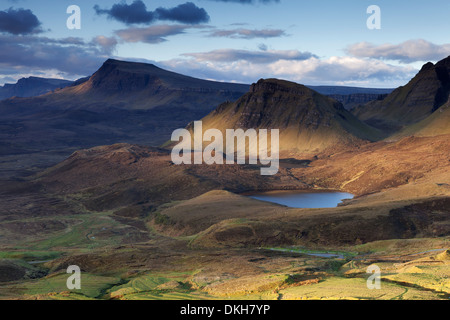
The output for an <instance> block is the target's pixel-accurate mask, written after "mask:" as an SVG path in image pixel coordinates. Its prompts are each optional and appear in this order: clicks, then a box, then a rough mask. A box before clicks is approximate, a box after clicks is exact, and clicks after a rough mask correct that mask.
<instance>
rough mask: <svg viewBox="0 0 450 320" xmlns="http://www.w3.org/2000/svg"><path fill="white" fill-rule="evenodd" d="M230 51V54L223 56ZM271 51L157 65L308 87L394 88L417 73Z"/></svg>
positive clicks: (218, 76) (346, 58)
mask: <svg viewBox="0 0 450 320" xmlns="http://www.w3.org/2000/svg"><path fill="white" fill-rule="evenodd" d="M230 52H231V53H232V54H230V55H228V54H226V53H230ZM271 52H272V55H271V56H270V57H271V58H270V59H269V58H265V59H260V60H258V59H254V58H253V57H252V56H250V55H249V56H247V55H246V54H237V53H239V51H233V50H228V49H224V50H216V51H212V52H206V53H203V54H201V53H196V54H185V56H187V57H189V59H174V60H170V61H164V62H159V64H160V65H161V66H163V67H166V68H170V69H172V70H174V71H177V72H182V73H186V74H189V75H193V76H196V77H203V78H207V79H212V80H219V81H231V82H243V83H252V82H255V81H257V80H258V79H260V78H272V77H275V78H281V79H285V80H290V81H295V82H299V83H303V84H309V85H314V84H334V85H355V86H373V87H375V86H378V87H395V86H398V85H403V84H405V83H406V82H408V81H409V80H410V79H411V78H412V77H413V76H414V75H415V73H416V72H417V70H416V69H414V68H412V67H409V66H394V65H391V64H387V63H385V62H383V61H380V60H376V59H366V58H357V57H349V56H343V57H330V58H327V59H321V58H318V57H316V56H314V55H311V56H310V57H307V58H304V59H294V58H292V59H290V58H284V57H283V55H280V54H279V53H280V51H278V52H277V53H278V55H277V54H274V51H271ZM261 53H264V52H261ZM236 54H237V55H236ZM233 55H236V57H239V59H235V60H234V61H232V60H231V59H230V57H232V56H233ZM294 56H295V55H294ZM288 57H289V55H288Z"/></svg>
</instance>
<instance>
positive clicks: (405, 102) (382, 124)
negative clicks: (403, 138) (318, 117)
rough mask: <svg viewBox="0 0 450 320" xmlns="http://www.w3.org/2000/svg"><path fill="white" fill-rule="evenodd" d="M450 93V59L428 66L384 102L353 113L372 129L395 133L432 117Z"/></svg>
mask: <svg viewBox="0 0 450 320" xmlns="http://www.w3.org/2000/svg"><path fill="white" fill-rule="evenodd" d="M449 93H450V57H448V58H446V59H444V60H441V61H439V62H438V63H437V64H435V65H434V64H433V63H431V62H429V63H427V64H425V65H424V66H423V67H422V69H421V70H420V72H419V73H418V74H417V75H416V76H415V77H414V78H413V79H412V80H411V81H410V82H409V83H408V84H407V85H406V86H402V87H400V88H398V89H396V90H394V92H392V93H391V94H390V95H389V96H387V97H386V98H385V99H383V100H380V101H372V102H369V103H368V104H367V105H365V106H361V107H358V108H356V109H354V110H353V113H354V114H355V115H356V116H357V117H358V118H359V119H360V120H363V121H364V122H366V123H368V124H370V125H372V126H375V127H377V128H380V129H383V130H385V131H386V132H389V133H395V132H396V131H399V130H401V129H403V128H404V127H405V126H409V125H412V124H414V123H417V122H420V121H422V120H424V119H425V118H427V117H428V116H430V115H431V114H432V113H433V112H435V111H436V110H438V109H439V108H440V107H441V106H442V105H444V104H445V103H446V102H447V101H448V99H449Z"/></svg>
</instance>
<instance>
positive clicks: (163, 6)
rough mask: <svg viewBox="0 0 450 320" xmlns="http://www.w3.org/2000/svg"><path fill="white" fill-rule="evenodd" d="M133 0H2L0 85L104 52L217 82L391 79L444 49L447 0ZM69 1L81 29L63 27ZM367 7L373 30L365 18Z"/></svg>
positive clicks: (84, 67) (93, 65)
mask: <svg viewBox="0 0 450 320" xmlns="http://www.w3.org/2000/svg"><path fill="white" fill-rule="evenodd" d="M134 1H135V0H128V1H118V0H117V1H105V0H98V1H92V0H70V1H65V0H64V1H61V0H59V1H56V0H40V1H35V0H3V1H2V2H1V3H0V84H3V83H5V82H14V81H15V80H17V79H18V78H20V77H23V76H30V75H36V76H49V77H60V78H69V79H75V78H78V77H81V76H86V75H90V74H92V73H93V72H95V71H96V70H97V69H98V67H100V66H101V64H102V62H103V61H104V60H105V59H107V58H108V57H113V58H117V59H124V60H130V61H144V62H151V63H155V64H156V65H158V66H160V67H163V68H166V69H170V70H173V71H177V72H180V73H184V74H188V75H191V76H196V77H200V78H207V79H213V80H218V81H233V82H245V83H252V82H255V81H257V80H258V79H259V78H269V77H277V78H283V79H287V80H292V81H296V82H299V83H304V84H311V85H320V84H323V85H353V86H367V87H396V86H399V85H403V84H405V83H406V82H407V81H408V80H409V79H410V78H411V77H412V76H414V74H415V73H417V71H418V69H420V67H421V66H422V65H423V64H424V63H425V62H427V61H432V62H436V61H438V60H440V59H442V58H445V57H447V56H448V55H450V41H449V39H448V34H449V31H450V19H448V13H449V12H450V2H448V1H437V0H431V1H428V2H424V1H406V0H400V1H392V0H390V1H384V0H373V1H372V0H371V1H365V0H340V1H336V0H318V1H298V0H279V1H276V0H272V1H271V0H265V1H264V0H263V1H261V0H253V1H252V0H247V1H248V2H249V3H241V2H246V1H240V0H228V1H224V0H198V1H195V0H192V1H178V0H166V1H153V0H152V1H149V0H138V3H134ZM73 4H75V5H78V6H79V7H80V8H81V30H69V29H68V28H67V27H66V20H67V18H68V17H69V15H68V14H67V13H66V9H67V7H68V6H69V5H73ZM370 5H378V6H379V7H380V8H381V30H369V29H368V28H367V26H366V20H367V19H368V18H369V16H370V15H369V14H367V12H366V10H367V7H369V6H370ZM94 6H96V9H94ZM10 8H12V9H10ZM137 8H141V9H143V10H137ZM18 16H21V17H25V18H24V19H22V20H20V21H21V23H23V24H24V25H23V28H17V22H16V20H14V18H16V17H18ZM2 19H3V22H2ZM36 19H37V21H38V23H36ZM13 24H14V25H13Z"/></svg>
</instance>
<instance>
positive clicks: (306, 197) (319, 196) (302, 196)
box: [247, 190, 354, 209]
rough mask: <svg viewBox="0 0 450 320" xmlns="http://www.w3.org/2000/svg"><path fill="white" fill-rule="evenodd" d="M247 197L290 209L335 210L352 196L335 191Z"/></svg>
mask: <svg viewBox="0 0 450 320" xmlns="http://www.w3.org/2000/svg"><path fill="white" fill-rule="evenodd" d="M247 196H248V197H250V198H253V199H256V200H261V201H266V202H272V203H277V204H281V205H284V206H287V207H290V208H303V209H313V208H335V207H337V206H338V205H339V204H340V203H342V200H344V199H353V197H354V195H352V194H350V193H346V192H336V191H298V190H296V191H292V190H290V191H268V192H258V193H256V192H255V193H251V194H247Z"/></svg>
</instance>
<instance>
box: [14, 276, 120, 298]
mask: <svg viewBox="0 0 450 320" xmlns="http://www.w3.org/2000/svg"><path fill="white" fill-rule="evenodd" d="M69 277H70V274H66V273H59V274H56V275H52V276H47V277H44V278H41V279H38V280H32V281H27V282H23V283H21V284H20V287H19V286H18V287H15V288H16V289H19V290H20V291H22V293H23V296H24V297H27V296H36V295H46V296H59V297H60V298H61V299H62V298H64V295H66V296H67V295H71V296H72V298H75V297H77V298H100V297H101V296H102V295H103V292H105V291H106V290H107V289H108V288H110V287H111V286H113V285H114V284H117V283H119V282H120V278H119V277H104V276H99V275H93V274H89V273H81V289H80V290H69V289H68V288H67V279H68V278H69ZM66 298H67V297H66Z"/></svg>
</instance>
